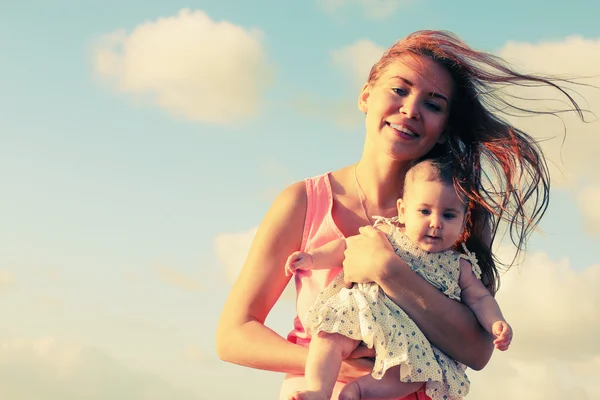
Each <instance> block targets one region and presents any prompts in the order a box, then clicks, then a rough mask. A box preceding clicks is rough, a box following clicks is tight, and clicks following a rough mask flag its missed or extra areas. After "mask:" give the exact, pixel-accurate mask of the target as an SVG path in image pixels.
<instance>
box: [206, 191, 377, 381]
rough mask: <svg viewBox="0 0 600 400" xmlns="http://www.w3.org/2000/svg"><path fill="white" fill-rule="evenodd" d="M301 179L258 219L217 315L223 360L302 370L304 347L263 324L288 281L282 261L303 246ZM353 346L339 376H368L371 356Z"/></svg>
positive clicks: (304, 213)
mask: <svg viewBox="0 0 600 400" xmlns="http://www.w3.org/2000/svg"><path fill="white" fill-rule="evenodd" d="M306 203H307V199H306V189H305V184H304V182H299V183H296V184H294V185H292V186H290V187H288V188H287V189H285V190H284V191H283V192H282V193H281V194H280V195H279V196H278V197H277V199H276V200H275V202H274V203H273V205H272V206H271V208H270V209H269V211H268V212H267V215H266V216H265V218H264V220H263V222H262V223H261V225H260V227H259V229H258V231H257V233H256V236H255V237H254V241H253V243H252V246H251V248H250V252H249V253H248V257H247V259H246V262H245V263H244V267H243V268H242V271H241V272H240V275H239V277H238V279H237V280H236V282H235V284H234V285H233V288H232V289H231V292H230V294H229V297H228V298H227V301H226V302H225V306H224V308H223V311H222V313H221V317H220V319H219V324H218V327H217V353H218V355H219V357H220V358H221V359H222V360H223V361H227V362H231V363H235V364H239V365H244V366H247V367H252V368H257V369H263V370H270V371H276V372H284V373H295V374H304V367H305V364H306V357H307V355H308V349H307V348H306V347H304V346H300V345H297V344H294V343H290V342H288V341H287V340H286V339H284V338H282V337H281V336H279V335H278V334H277V333H275V332H274V331H273V330H271V329H269V328H268V327H266V326H265V325H264V322H265V319H266V318H267V315H268V314H269V312H270V311H271V309H272V308H273V305H274V304H275V302H276V301H277V300H278V299H279V296H280V295H281V293H282V292H283V290H284V289H285V286H286V285H287V283H288V281H289V277H288V278H286V276H285V271H284V268H283V265H284V263H285V260H286V259H287V257H288V256H289V255H290V254H291V253H292V252H294V251H296V250H298V249H299V248H300V245H301V240H302V232H303V230H304V218H305V215H306ZM373 355H374V354H373V352H372V351H369V350H365V349H363V348H359V349H357V350H356V351H355V352H354V353H353V354H352V355H351V356H350V359H348V360H344V362H343V364H342V369H341V371H340V378H339V379H340V380H342V381H345V382H347V381H350V380H352V379H356V378H358V377H360V376H363V375H366V374H368V373H369V372H370V371H371V369H372V368H373V362H372V361H371V360H367V359H356V357H364V356H373Z"/></svg>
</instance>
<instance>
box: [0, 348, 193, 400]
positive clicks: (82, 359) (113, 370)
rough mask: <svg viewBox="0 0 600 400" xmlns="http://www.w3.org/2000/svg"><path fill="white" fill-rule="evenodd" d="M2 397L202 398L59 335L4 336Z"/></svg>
mask: <svg viewBox="0 0 600 400" xmlns="http://www.w3.org/2000/svg"><path fill="white" fill-rule="evenodd" d="M0 371H2V373H0V387H1V388H2V398H6V399H19V400H38V399H46V400H76V399H82V398H86V399H127V400H155V399H156V400H158V399H177V400H201V398H200V397H199V396H196V395H194V394H192V393H189V392H184V391H182V390H178V389H177V388H175V387H173V385H171V384H170V383H169V382H167V381H165V380H164V379H162V378H160V377H157V376H152V375H149V374H146V373H141V372H134V371H130V370H128V369H127V368H126V367H125V366H123V365H122V364H120V363H119V362H117V361H116V360H114V359H112V358H111V357H109V356H108V355H106V354H105V353H103V352H102V351H100V350H98V349H94V348H90V347H86V346H82V345H79V344H75V343H67V342H61V341H58V340H56V339H54V338H51V337H47V338H40V339H32V340H30V339H15V340H0Z"/></svg>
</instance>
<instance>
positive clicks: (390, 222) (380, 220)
mask: <svg viewBox="0 0 600 400" xmlns="http://www.w3.org/2000/svg"><path fill="white" fill-rule="evenodd" d="M373 219H374V220H375V222H373V227H375V228H376V227H377V226H379V225H387V226H389V227H390V231H389V232H388V234H389V233H392V230H393V229H396V228H397V227H398V216H394V217H392V218H386V217H381V216H379V215H373Z"/></svg>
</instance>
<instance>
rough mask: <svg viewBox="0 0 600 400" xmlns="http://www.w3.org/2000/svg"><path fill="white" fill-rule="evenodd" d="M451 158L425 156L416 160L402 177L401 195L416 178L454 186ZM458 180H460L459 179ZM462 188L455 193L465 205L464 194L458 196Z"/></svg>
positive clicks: (404, 193)
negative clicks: (402, 187) (402, 188)
mask: <svg viewBox="0 0 600 400" xmlns="http://www.w3.org/2000/svg"><path fill="white" fill-rule="evenodd" d="M452 164H453V160H452V158H450V157H436V158H425V159H421V160H418V161H417V162H415V163H414V164H412V166H411V167H410V168H409V169H408V171H406V175H405V177H404V190H403V196H405V195H406V193H407V192H408V190H409V187H410V185H411V184H412V183H413V182H414V181H415V180H417V179H424V180H426V181H430V182H440V183H442V184H444V185H448V186H454V184H455V182H454V167H453V165H452ZM459 181H460V180H459ZM461 192H462V190H457V192H456V193H457V194H459V197H460V198H461V200H463V201H464V202H465V207H467V200H468V199H466V198H465V197H464V196H460V193H461Z"/></svg>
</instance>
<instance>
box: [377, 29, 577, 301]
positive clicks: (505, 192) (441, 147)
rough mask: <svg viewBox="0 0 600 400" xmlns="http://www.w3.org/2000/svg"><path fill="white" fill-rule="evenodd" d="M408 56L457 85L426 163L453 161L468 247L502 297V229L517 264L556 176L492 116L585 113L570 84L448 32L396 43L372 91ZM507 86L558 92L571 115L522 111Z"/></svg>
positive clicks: (528, 140)
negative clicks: (464, 201)
mask: <svg viewBox="0 0 600 400" xmlns="http://www.w3.org/2000/svg"><path fill="white" fill-rule="evenodd" d="M406 55H410V56H413V57H415V56H426V57H429V58H431V59H433V60H434V61H436V62H437V63H438V64H439V65H441V66H442V67H444V68H445V69H446V70H447V71H448V72H449V74H450V76H451V77H452V80H453V83H454V87H453V94H452V97H451V100H450V115H449V119H448V123H447V126H446V129H445V131H444V133H443V135H444V137H445V139H446V140H445V141H444V143H442V144H437V145H436V146H435V147H434V148H433V149H432V150H431V152H430V153H429V154H428V155H426V156H425V158H431V157H437V156H440V155H449V156H450V157H452V158H453V159H454V161H453V164H454V168H455V173H454V178H453V179H454V181H455V183H454V184H455V187H456V189H457V190H458V191H459V194H461V195H462V196H464V197H466V198H468V199H469V211H470V217H469V218H468V221H467V227H466V229H465V234H464V237H463V238H462V239H463V240H464V241H465V242H466V245H467V247H468V248H469V250H471V251H475V252H476V254H477V257H478V259H479V263H480V267H481V269H482V280H483V281H484V283H485V284H486V286H487V287H488V288H489V289H490V290H491V291H492V293H495V292H496V291H497V290H498V288H499V273H498V267H497V265H496V264H497V263H498V264H500V263H499V262H498V260H496V259H495V258H494V257H493V255H492V253H491V243H492V242H493V240H494V237H495V235H496V232H497V230H498V226H499V224H500V221H505V222H506V223H507V224H508V230H509V232H510V237H511V240H512V242H513V243H514V244H515V246H516V247H517V253H516V254H515V259H516V258H517V257H518V255H519V253H520V252H521V251H523V250H524V249H525V244H526V240H527V238H528V236H529V235H530V234H531V233H532V231H533V230H534V229H535V228H536V226H537V224H538V222H539V221H540V219H541V217H542V216H543V215H544V213H545V211H546V209H547V207H548V200H549V191H550V175H549V172H548V166H547V164H546V160H545V158H544V155H543V153H542V151H541V149H540V147H539V145H538V143H537V142H536V141H535V140H534V139H533V138H532V137H531V136H529V135H528V134H527V133H525V132H523V131H521V130H519V129H517V128H515V127H514V126H513V125H511V124H510V123H509V122H507V121H505V120H503V119H502V118H500V117H499V116H497V115H494V113H492V112H493V111H494V112H498V111H500V110H502V111H503V112H505V113H507V111H508V112H510V111H513V112H515V113H519V114H521V115H534V114H552V115H557V114H558V113H560V112H564V111H573V112H576V113H577V114H578V115H579V117H580V118H581V119H582V120H583V119H584V118H583V112H582V110H581V108H580V107H579V105H578V104H577V102H576V101H575V100H574V99H573V97H572V96H571V95H570V94H569V93H568V92H567V91H566V90H565V88H564V87H562V86H560V85H559V83H568V81H565V80H560V79H553V78H550V77H543V76H536V75H525V74H521V73H519V72H517V71H515V70H514V69H513V68H512V67H510V66H509V65H508V64H507V63H506V62H505V61H504V60H502V59H501V58H499V57H497V56H494V55H492V54H489V53H486V52H480V51H476V50H473V49H471V48H470V47H469V46H467V45H466V44H465V43H464V42H462V41H461V40H460V39H458V38H457V37H456V36H455V35H453V34H451V33H448V32H441V31H418V32H415V33H412V34H410V35H409V36H407V37H406V38H404V39H402V40H399V41H398V42H396V43H395V44H394V45H393V46H392V47H391V48H389V49H388V50H387V51H386V52H385V53H384V54H383V56H382V58H381V59H380V60H379V62H378V63H377V64H375V65H374V66H373V68H372V69H371V72H370V74H369V83H374V82H375V81H376V80H377V79H378V78H379V77H380V76H381V74H382V73H383V72H384V71H385V69H386V68H387V66H388V65H389V64H391V63H392V62H395V61H397V60H398V59H400V58H402V57H405V56H406ZM417 60H418V59H417ZM507 85H517V86H523V87H542V86H545V87H550V88H553V89H555V90H557V91H558V92H559V93H560V94H561V95H564V96H565V98H566V99H567V102H568V104H569V108H568V109H566V110H558V111H556V110H554V111H534V110H528V109H525V108H523V107H519V106H517V105H516V104H514V103H513V104H511V103H510V102H509V100H510V98H507V97H506V96H502V94H501V93H500V91H499V90H498V89H501V88H502V87H504V86H507ZM515 259H513V262H514V260H515ZM511 264H512V263H511ZM509 267H510V265H506V268H509Z"/></svg>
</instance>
